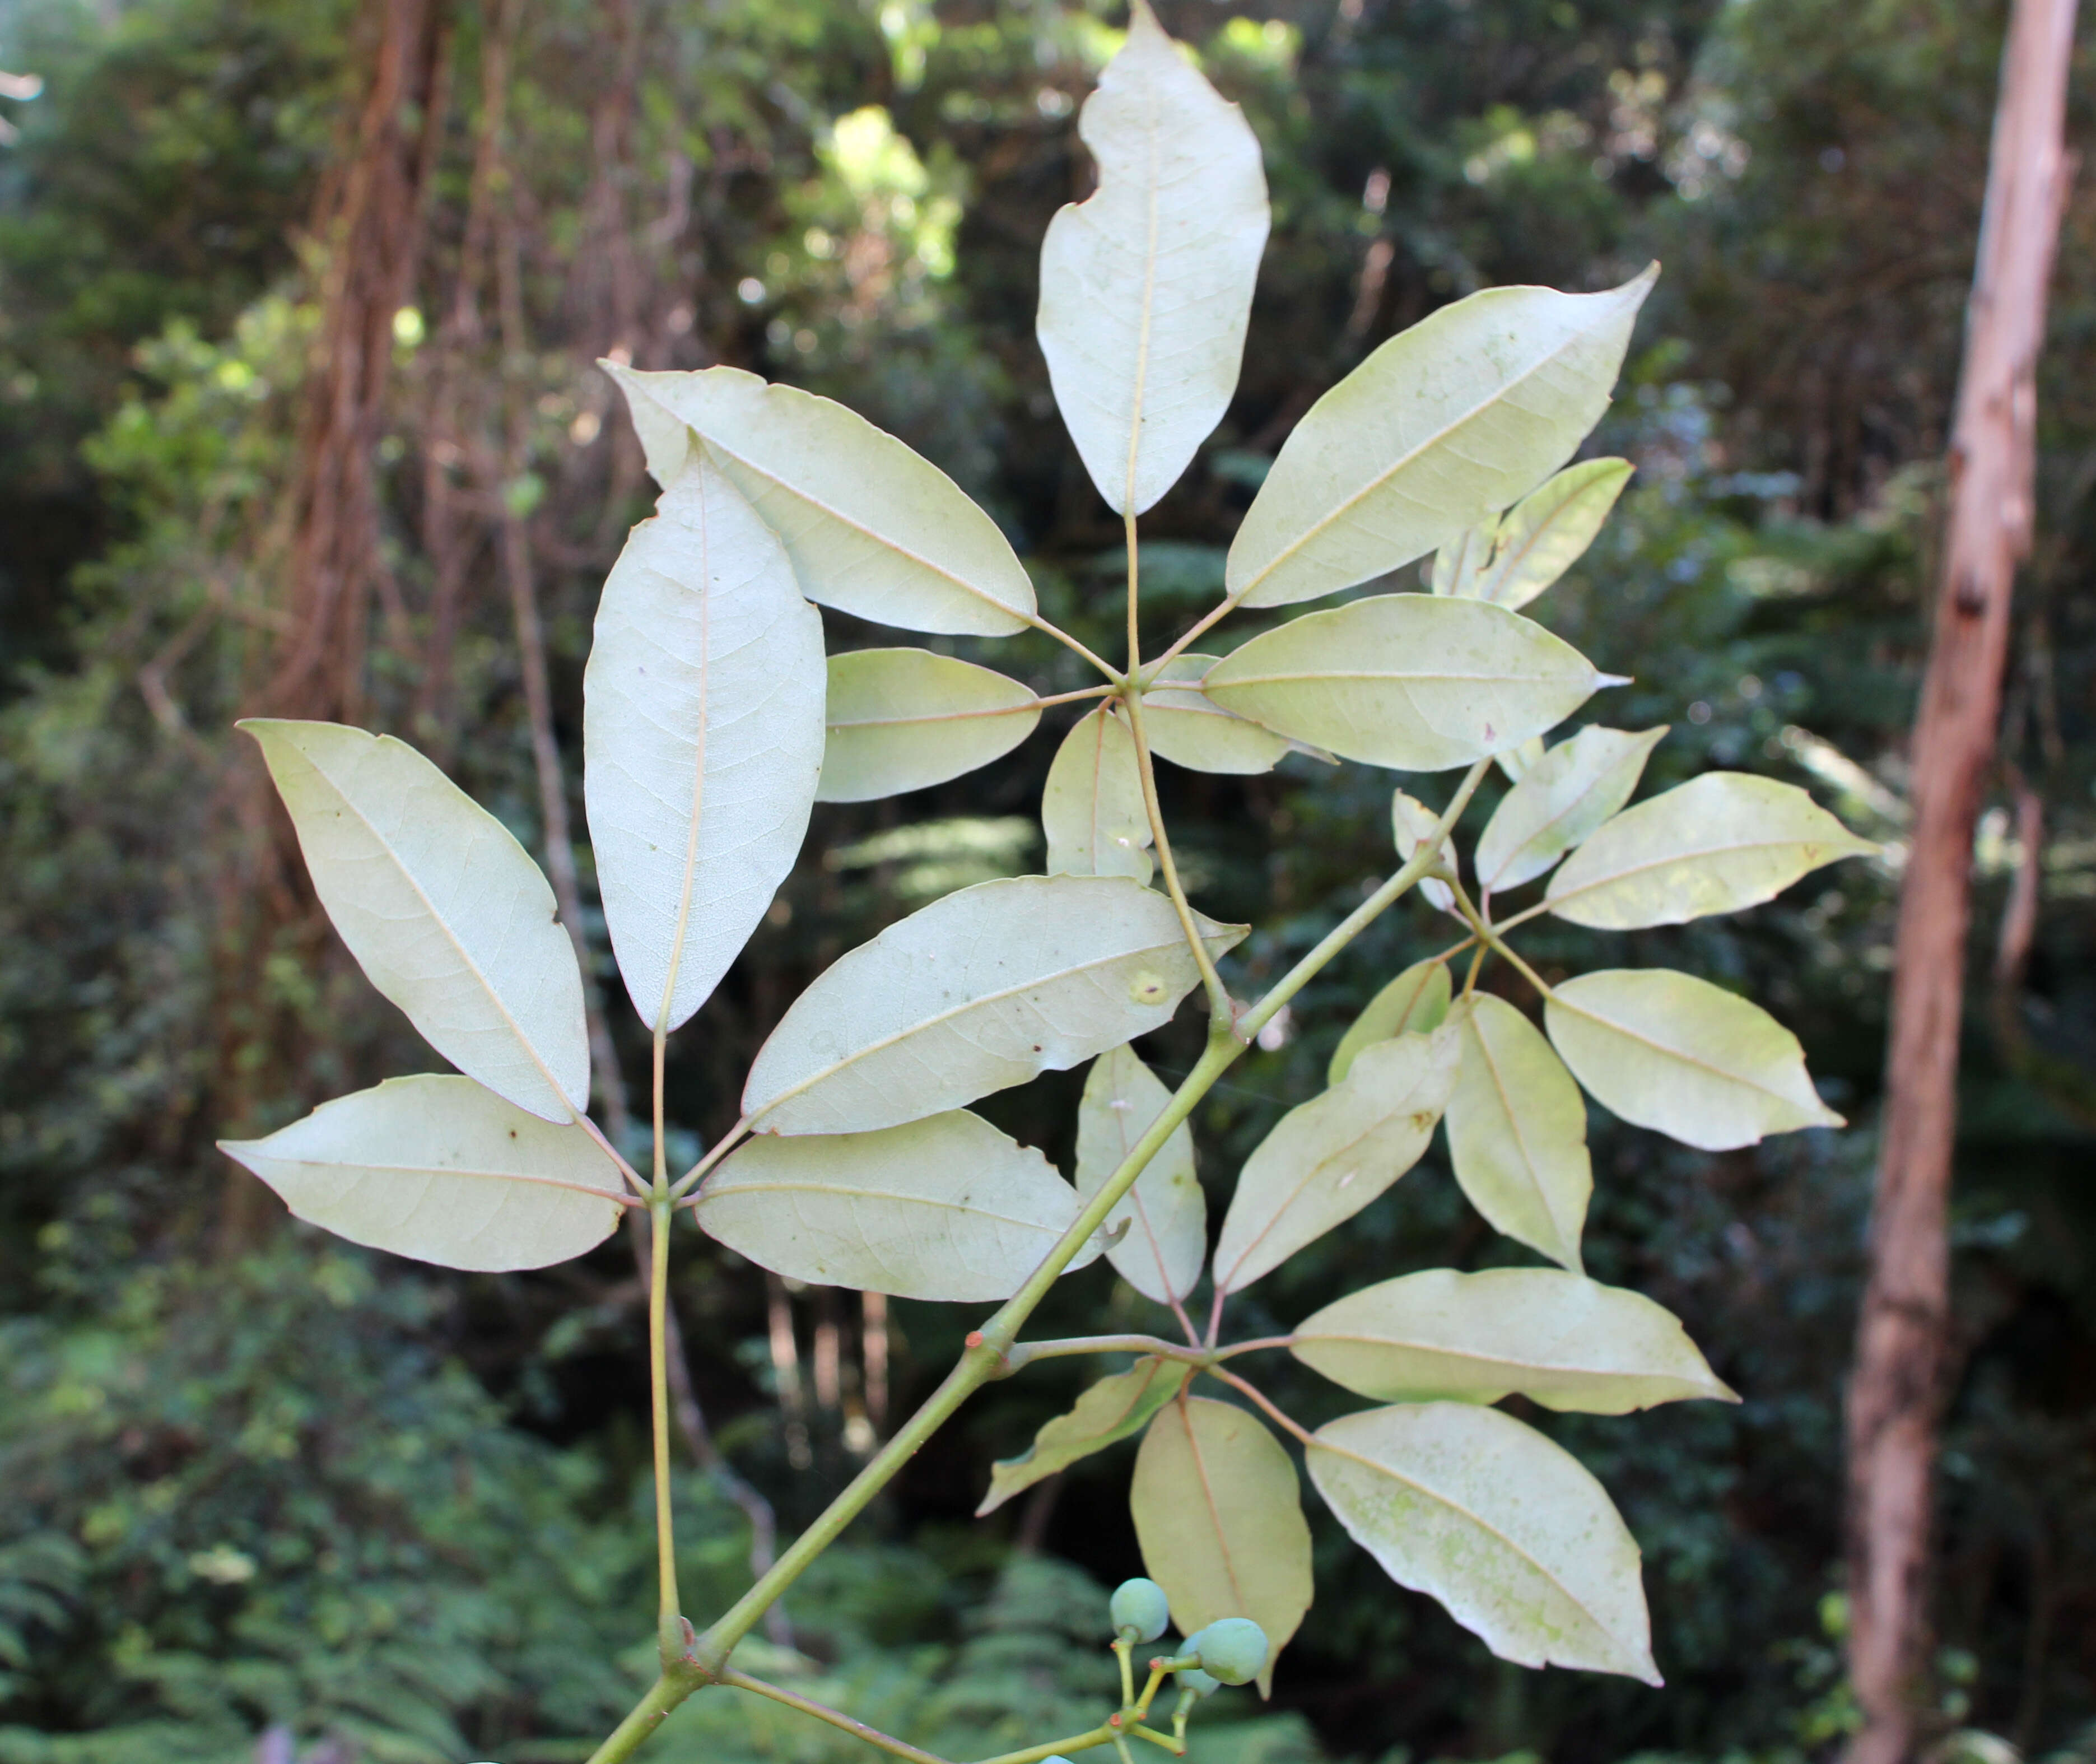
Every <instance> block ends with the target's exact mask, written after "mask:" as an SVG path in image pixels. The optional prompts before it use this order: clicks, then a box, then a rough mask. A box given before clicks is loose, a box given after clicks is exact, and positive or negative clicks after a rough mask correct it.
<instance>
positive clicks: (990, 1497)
mask: <svg viewBox="0 0 2096 1764" xmlns="http://www.w3.org/2000/svg"><path fill="white" fill-rule="evenodd" d="M1191 1373H1192V1368H1190V1366H1188V1365H1187V1364H1186V1363H1185V1362H1184V1361H1167V1360H1159V1359H1158V1358H1156V1357H1155V1356H1145V1357H1144V1358H1142V1359H1141V1360H1137V1361H1136V1363H1135V1364H1133V1365H1132V1366H1130V1367H1129V1369H1128V1370H1127V1371H1125V1372H1116V1373H1115V1374H1114V1375H1113V1376H1112V1377H1111V1378H1102V1379H1100V1380H1099V1382H1098V1383H1097V1384H1095V1385H1094V1386H1092V1387H1091V1388H1090V1389H1089V1391H1085V1394H1084V1395H1082V1396H1081V1397H1079V1398H1078V1399H1077V1401H1076V1407H1074V1408H1072V1409H1071V1410H1070V1412H1069V1413H1068V1414H1065V1415H1058V1416H1057V1417H1055V1419H1054V1420H1053V1421H1049V1422H1048V1423H1046V1425H1045V1426H1043V1427H1042V1428H1041V1430H1040V1431H1039V1432H1038V1433H1037V1434H1034V1436H1033V1444H1032V1445H1030V1446H1028V1447H1027V1448H1026V1450H1025V1451H1024V1452H1021V1453H1020V1455H1019V1456H1017V1457H1015V1458H1000V1459H999V1460H998V1461H997V1462H996V1463H994V1464H993V1465H991V1466H990V1468H989V1493H988V1494H986V1495H984V1496H983V1499H982V1504H981V1505H980V1507H978V1508H976V1517H977V1518H978V1519H980V1517H982V1516H983V1515H984V1514H985V1513H993V1512H995V1511H996V1510H997V1509H998V1508H999V1507H1002V1505H1003V1504H1005V1502H1007V1500H1011V1497H1012V1496H1013V1495H1016V1494H1018V1493H1019V1492H1020V1491H1021V1490H1023V1489H1028V1488H1031V1487H1033V1485H1034V1484H1035V1483H1036V1482H1039V1481H1040V1480H1041V1478H1043V1477H1047V1476H1053V1475H1054V1474H1055V1473H1056V1472H1057V1471H1058V1470H1060V1469H1067V1468H1068V1466H1069V1465H1072V1464H1075V1463H1076V1461H1078V1459H1080V1458H1088V1457H1089V1456H1091V1455H1092V1454H1093V1453H1094V1452H1103V1451H1104V1450H1105V1449H1106V1448H1107V1447H1108V1446H1110V1445H1112V1444H1113V1443H1115V1442H1116V1440H1120V1439H1128V1438H1129V1436H1130V1435H1132V1434H1135V1433H1138V1432H1139V1431H1141V1430H1142V1428H1143V1427H1144V1426H1146V1425H1148V1423H1149V1421H1150V1417H1151V1416H1153V1415H1155V1413H1157V1412H1158V1410H1159V1409H1160V1408H1164V1405H1165V1404H1167V1403H1168V1402H1170V1401H1171V1400H1172V1398H1173V1397H1175V1396H1177V1395H1178V1394H1179V1392H1180V1391H1181V1389H1183V1388H1184V1387H1185V1386H1186V1380H1187V1378H1189V1377H1190V1376H1191Z"/></svg>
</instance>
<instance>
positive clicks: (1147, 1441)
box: [1129, 1396, 1311, 1696]
mask: <svg viewBox="0 0 2096 1764" xmlns="http://www.w3.org/2000/svg"><path fill="white" fill-rule="evenodd" d="M1129 1509H1130V1510H1131V1511H1132V1512H1133V1514H1134V1516H1135V1535H1136V1540H1137V1542H1138V1543H1139V1544H1141V1545H1142V1565H1143V1570H1144V1571H1145V1572H1146V1574H1148V1575H1149V1576H1150V1578H1151V1579H1152V1580H1154V1581H1155V1582H1156V1583H1158V1585H1159V1586H1160V1587H1164V1596H1165V1597H1166V1598H1168V1599H1169V1600H1171V1601H1172V1622H1174V1623H1176V1624H1177V1625H1178V1626H1179V1632H1180V1634H1181V1635H1192V1634H1193V1633H1194V1631H1196V1630H1198V1629H1202V1628H1205V1627H1206V1626H1207V1625H1208V1624H1210V1623H1212V1622H1215V1621H1216V1619H1217V1618H1225V1617H1248V1618H1251V1620H1252V1621H1253V1622H1255V1623H1256V1624H1258V1625H1259V1626H1260V1628H1261V1629H1263V1630H1264V1631H1266V1640H1267V1644H1268V1647H1269V1653H1268V1654H1267V1657H1266V1670H1264V1672H1262V1673H1261V1674H1260V1678H1259V1688H1260V1695H1262V1696H1264V1695H1265V1694H1266V1693H1267V1692H1269V1690H1271V1689H1272V1688H1273V1665H1274V1661H1276V1660H1277V1658H1278V1657H1280V1654H1281V1650H1282V1648H1284V1647H1285V1646H1286V1645H1287V1643H1288V1640H1289V1638H1290V1636H1292V1635H1295V1631H1296V1628H1297V1626H1299V1624H1300V1623H1301V1622H1302V1621H1303V1613H1304V1612H1305V1611H1307V1610H1308V1609H1310V1596H1311V1584H1310V1527H1309V1526H1308V1523H1307V1522H1305V1521H1304V1519H1303V1497H1302V1495H1301V1493H1300V1491H1299V1485H1298V1484H1297V1482H1296V1478H1295V1465H1293V1464H1292V1463H1290V1461H1289V1458H1288V1454H1287V1452H1286V1451H1284V1450H1283V1449H1282V1445H1281V1442H1280V1441H1279V1440H1277V1439H1275V1438H1274V1437H1273V1434H1270V1433H1269V1432H1268V1431H1267V1430H1266V1429H1265V1428H1264V1427H1263V1426H1260V1423H1259V1422H1258V1421H1256V1420H1255V1418H1254V1417H1251V1415H1248V1414H1247V1413H1245V1411H1244V1410H1242V1409H1241V1408H1232V1407H1231V1406H1230V1405H1229V1404H1227V1403H1217V1402H1213V1401H1211V1400H1210V1399H1207V1398H1206V1397H1199V1396H1190V1397H1187V1398H1186V1399H1183V1400H1182V1401H1180V1402H1177V1403H1172V1404H1167V1405H1166V1406H1165V1408H1164V1409H1163V1410H1162V1411H1160V1412H1159V1415H1158V1417H1157V1418H1156V1420H1155V1421H1152V1422H1151V1424H1150V1431H1149V1432H1148V1433H1146V1434H1144V1435H1143V1436H1142V1450H1141V1451H1140V1452H1138V1453H1137V1454H1136V1459H1135V1480H1134V1482H1133V1484H1132V1485H1131V1487H1129Z"/></svg>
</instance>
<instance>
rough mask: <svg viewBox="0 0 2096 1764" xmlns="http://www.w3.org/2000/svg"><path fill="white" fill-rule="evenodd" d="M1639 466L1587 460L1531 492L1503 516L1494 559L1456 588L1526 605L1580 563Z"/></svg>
mask: <svg viewBox="0 0 2096 1764" xmlns="http://www.w3.org/2000/svg"><path fill="white" fill-rule="evenodd" d="M1635 469H1636V467H1635V466H1634V465H1631V462H1630V461H1628V460H1613V459H1610V460H1582V461H1580V462H1579V464H1578V465H1569V466H1567V467H1566V468H1565V469H1564V470H1563V471H1561V472H1560V473H1559V474H1557V476H1556V477H1555V478H1552V479H1550V480H1549V482H1547V483H1545V484H1544V486H1543V487H1541V488H1540V489H1539V490H1534V491H1530V492H1529V494H1528V495H1527V496H1524V497H1522V500H1520V501H1519V502H1517V503H1516V504H1514V505H1513V507H1512V508H1511V509H1508V510H1507V512H1506V513H1505V514H1504V516H1503V517H1501V518H1500V522H1499V524H1498V526H1497V528H1496V531H1494V533H1493V535H1492V551H1491V561H1489V562H1487V563H1486V564H1484V565H1482V566H1481V567H1480V568H1479V569H1478V571H1477V573H1476V574H1475V576H1474V579H1472V580H1471V581H1470V582H1469V583H1468V585H1467V586H1465V587H1462V588H1460V589H1458V590H1456V592H1458V593H1465V594H1469V595H1473V596H1475V597H1476V598H1477V599H1478V600H1490V601H1491V602H1492V603H1493V604H1494V605H1499V606H1504V607H1506V608H1509V609H1513V608H1515V607H1522V606H1526V605H1528V603H1529V602H1530V601H1531V600H1534V599H1535V597H1536V596H1537V595H1539V594H1540V593H1542V592H1543V591H1544V589H1545V588H1547V587H1549V586H1550V585H1551V583H1553V582H1555V581H1556V580H1557V579H1558V578H1559V577H1560V576H1561V575H1563V574H1565V571H1566V570H1570V568H1571V567H1572V566H1573V565H1574V564H1576V563H1577V562H1579V559H1580V557H1582V556H1583V554H1584V553H1585V552H1586V549H1587V547H1588V546H1589V545H1591V544H1593V543H1594V536H1595V535H1596V534H1597V533H1599V532H1600V531H1601V527H1602V524H1603V523H1604V522H1606V521H1607V519H1608V518H1609V510H1610V509H1613V508H1614V507H1615V505H1616V498H1617V497H1618V496H1621V495H1622V493H1623V486H1624V485H1626V484H1627V483H1628V482H1630V481H1631V473H1632V472H1633V471H1635Z"/></svg>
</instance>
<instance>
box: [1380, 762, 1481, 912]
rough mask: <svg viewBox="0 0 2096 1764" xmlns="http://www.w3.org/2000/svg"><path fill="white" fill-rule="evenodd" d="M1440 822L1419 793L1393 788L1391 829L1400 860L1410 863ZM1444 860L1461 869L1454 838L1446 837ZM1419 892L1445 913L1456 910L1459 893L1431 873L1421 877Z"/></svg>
mask: <svg viewBox="0 0 2096 1764" xmlns="http://www.w3.org/2000/svg"><path fill="white" fill-rule="evenodd" d="M1440 824H1441V817H1440V816H1439V814H1435V813H1434V810H1431V809H1430V808H1428V807H1427V806H1426V804H1425V803H1423V802H1421V801H1420V800H1419V798H1418V797H1413V796H1407V795H1406V794H1405V793H1404V792H1403V791H1402V790H1400V791H1396V792H1393V793H1392V794H1391V799H1390V829H1391V836H1392V837H1393V838H1394V839H1395V841H1396V845H1397V857H1398V862H1400V863H1409V862H1412V860H1413V858H1415V857H1416V856H1417V855H1418V852H1419V847H1420V845H1421V843H1422V842H1423V841H1426V840H1428V839H1430V838H1432V837H1433V836H1434V829H1435V828H1437V827H1439V826H1440ZM1441 861H1442V862H1443V863H1445V864H1446V865H1448V867H1449V868H1450V869H1451V870H1452V871H1455V872H1456V874H1457V875H1461V873H1462V864H1463V859H1462V854H1461V853H1460V852H1458V851H1457V850H1456V842H1455V841H1453V840H1452V839H1451V840H1444V841H1443V842H1442V846H1441ZM1419 892H1420V893H1421V895H1423V896H1424V897H1426V902H1427V904H1428V905H1429V906H1438V907H1439V908H1440V909H1441V910H1442V911H1443V912H1444V913H1452V912H1454V911H1455V910H1456V897H1455V895H1454V894H1453V893H1452V892H1451V891H1450V889H1449V887H1448V884H1447V883H1446V882H1442V881H1439V880H1435V879H1434V877H1432V876H1424V877H1421V880H1420V884H1419Z"/></svg>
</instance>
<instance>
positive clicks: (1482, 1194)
mask: <svg viewBox="0 0 2096 1764" xmlns="http://www.w3.org/2000/svg"><path fill="white" fill-rule="evenodd" d="M1448 1020H1449V1022H1450V1024H1452V1025H1453V1026H1454V1028H1456V1033H1457V1034H1458V1036H1459V1037H1460V1038H1461V1047H1462V1063H1461V1066H1460V1067H1459V1068H1457V1071H1456V1083H1455V1088H1454V1089H1452V1091H1450V1093H1449V1096H1448V1156H1449V1161H1450V1162H1451V1163H1452V1164H1453V1165H1454V1166H1455V1170H1456V1181H1457V1182H1458V1183H1460V1184H1461V1186H1462V1190H1463V1192H1464V1194H1466V1195H1468V1196H1469V1201H1470V1204H1471V1205H1472V1206H1473V1207H1476V1208H1477V1209H1478V1212H1480V1213H1481V1214H1482V1215H1483V1216H1484V1218H1485V1220H1486V1221H1487V1223H1488V1224H1489V1225H1491V1227H1492V1229H1494V1230H1496V1231H1498V1232H1500V1233H1503V1234H1504V1235H1505V1236H1507V1237H1510V1238H1513V1240H1514V1241H1515V1242H1517V1243H1526V1245H1527V1246H1528V1247H1530V1248H1531V1249H1532V1250H1535V1251H1539V1253H1540V1254H1542V1255H1547V1256H1548V1257H1549V1258H1550V1259H1551V1260H1552V1261H1553V1262H1557V1263H1560V1264H1562V1265H1563V1266H1565V1267H1566V1268H1571V1269H1572V1270H1573V1271H1574V1273H1577V1272H1578V1271H1579V1233H1580V1231H1581V1230H1582V1229H1583V1227H1584V1225H1585V1224H1586V1220H1587V1199H1588V1198H1589V1197H1590V1196H1591V1195H1592V1194H1593V1192H1594V1172H1593V1166H1592V1163H1591V1162H1590V1160H1589V1159H1588V1158H1587V1105H1586V1103H1585V1101H1584V1100H1583V1098H1581V1096H1580V1094H1579V1086H1578V1085H1575V1084H1574V1083H1573V1081H1572V1079H1571V1075H1570V1073H1568V1072H1566V1071H1565V1066H1564V1063H1563V1062H1562V1061H1561V1060H1560V1059H1558V1057H1557V1054H1554V1053H1552V1051H1551V1049H1550V1043H1549V1042H1548V1041H1545V1040H1544V1038H1543V1033H1542V1032H1541V1031H1540V1030H1539V1029H1538V1028H1536V1027H1535V1024H1532V1023H1531V1022H1530V1021H1529V1020H1528V1019H1527V1018H1526V1017H1525V1016H1523V1015H1522V1014H1521V1012H1520V1011H1517V1010H1516V1009H1515V1008H1514V1007H1513V1006H1512V1005H1510V1004H1509V1003H1508V1002H1506V1001H1505V1000H1504V998H1494V997H1493V996H1492V995H1491V993H1477V994H1474V996H1472V997H1471V998H1468V999H1465V1000H1463V1001H1461V1002H1459V1003H1457V1004H1456V1006H1454V1007H1453V1008H1452V1009H1451V1010H1450V1011H1449V1013H1448Z"/></svg>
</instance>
